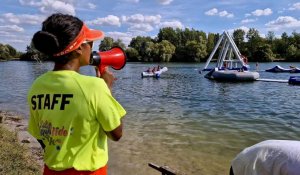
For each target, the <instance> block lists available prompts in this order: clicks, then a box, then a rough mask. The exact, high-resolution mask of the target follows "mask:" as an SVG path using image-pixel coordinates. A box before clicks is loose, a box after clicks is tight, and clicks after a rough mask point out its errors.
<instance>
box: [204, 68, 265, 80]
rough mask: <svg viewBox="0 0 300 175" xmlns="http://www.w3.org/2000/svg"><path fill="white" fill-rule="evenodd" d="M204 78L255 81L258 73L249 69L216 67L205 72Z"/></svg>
mask: <svg viewBox="0 0 300 175" xmlns="http://www.w3.org/2000/svg"><path fill="white" fill-rule="evenodd" d="M205 78H208V79H211V80H218V81H231V82H239V81H255V80H257V79H258V78H259V73H258V72H250V71H236V70H218V68H215V69H213V70H211V71H210V72H209V73H208V74H206V75H205Z"/></svg>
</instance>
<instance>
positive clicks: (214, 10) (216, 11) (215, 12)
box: [205, 8, 218, 16]
mask: <svg viewBox="0 0 300 175" xmlns="http://www.w3.org/2000/svg"><path fill="white" fill-rule="evenodd" d="M217 14H218V9H216V8H213V9H210V10H208V11H206V12H205V15H208V16H214V15H217Z"/></svg>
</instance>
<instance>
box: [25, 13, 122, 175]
mask: <svg viewBox="0 0 300 175" xmlns="http://www.w3.org/2000/svg"><path fill="white" fill-rule="evenodd" d="M103 37H104V34H103V32H102V31H99V30H92V29H89V28H88V27H87V26H86V25H85V24H84V23H83V22H82V21H81V20H80V19H79V18H77V17H75V16H71V15H65V14H59V13H56V14H52V15H51V16H49V17H48V18H47V19H46V20H45V21H44V22H43V24H42V29H41V30H40V31H38V32H36V33H35V34H34V36H33V38H32V44H33V46H34V47H35V48H36V49H37V50H39V51H40V52H42V53H44V54H46V55H47V56H49V57H50V58H51V60H52V61H54V68H53V70H52V71H49V72H46V73H44V74H43V75H41V76H40V77H38V78H37V79H36V80H35V81H34V83H33V84H32V87H31V88H30V90H29V92H28V103H29V107H30V117H29V124H28V131H29V133H30V134H31V135H32V136H33V137H35V138H36V139H37V140H38V141H39V143H40V144H41V146H42V147H43V149H44V172H43V174H44V175H50V174H55V175H79V174H80V175H106V174H107V162H108V145H107V138H110V139H112V140H114V141H118V140H119V139H120V138H121V137H122V134H123V131H122V125H123V124H122V120H121V119H122V117H123V116H125V114H126V111H125V110H124V108H123V107H122V106H121V105H120V104H119V103H118V102H117V101H116V99H115V98H114V97H113V96H112V93H111V91H112V86H113V83H114V81H115V78H114V75H113V74H112V73H111V72H110V71H108V70H107V69H106V70H105V71H104V72H103V73H102V74H101V75H100V72H99V70H98V69H96V77H93V76H86V75H81V74H80V73H79V69H80V67H82V66H85V65H89V63H90V55H91V51H92V45H93V42H94V41H95V40H99V39H102V38H103Z"/></svg>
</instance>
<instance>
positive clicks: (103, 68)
mask: <svg viewBox="0 0 300 175" xmlns="http://www.w3.org/2000/svg"><path fill="white" fill-rule="evenodd" d="M105 69H106V65H100V66H99V70H100V74H101V75H102V74H103V73H104V72H105Z"/></svg>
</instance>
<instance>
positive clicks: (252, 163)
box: [229, 140, 300, 175]
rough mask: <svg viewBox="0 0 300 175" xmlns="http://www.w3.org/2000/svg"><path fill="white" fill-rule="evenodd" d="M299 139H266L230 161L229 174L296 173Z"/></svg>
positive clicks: (298, 165) (299, 157)
mask: <svg viewBox="0 0 300 175" xmlns="http://www.w3.org/2000/svg"><path fill="white" fill-rule="evenodd" d="M299 172H300V141H295V140H266V141H262V142H260V143H257V144H255V145H252V146H250V147H248V148H245V149H244V150H243V151H242V152H240V153H239V154H238V155H237V156H236V157H235V158H234V159H233V161H232V162H231V167H230V172H229V174H230V175H252V174H262V175H298V174H299Z"/></svg>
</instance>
